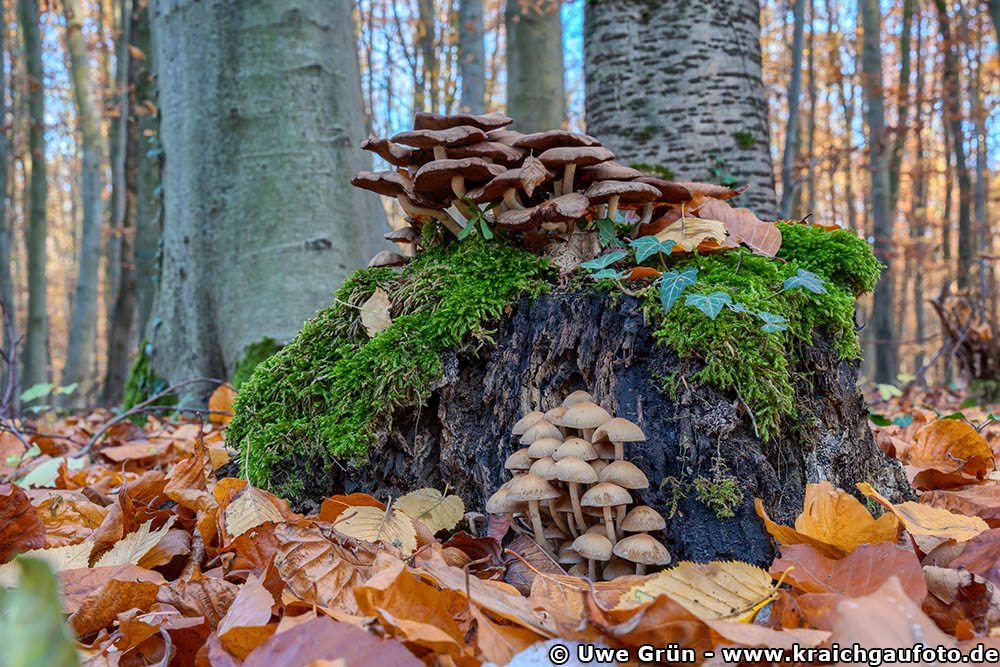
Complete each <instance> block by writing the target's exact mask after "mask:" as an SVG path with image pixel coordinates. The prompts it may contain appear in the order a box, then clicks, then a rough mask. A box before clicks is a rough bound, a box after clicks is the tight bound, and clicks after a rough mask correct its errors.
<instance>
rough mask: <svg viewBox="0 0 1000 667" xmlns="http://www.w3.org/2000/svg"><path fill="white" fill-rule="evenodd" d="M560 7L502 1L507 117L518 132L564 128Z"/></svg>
mask: <svg viewBox="0 0 1000 667" xmlns="http://www.w3.org/2000/svg"><path fill="white" fill-rule="evenodd" d="M560 7H561V2H560V0H530V1H529V0H507V8H506V10H505V13H504V26H505V29H506V31H507V115H508V116H510V117H511V118H513V119H514V124H513V125H511V127H512V128H514V129H517V130H518V131H520V132H542V131H545V130H554V129H558V128H561V127H563V125H564V124H565V123H566V95H565V88H564V82H563V76H564V69H563V41H562V15H561V14H560V11H559V10H560ZM588 7H589V3H588Z"/></svg>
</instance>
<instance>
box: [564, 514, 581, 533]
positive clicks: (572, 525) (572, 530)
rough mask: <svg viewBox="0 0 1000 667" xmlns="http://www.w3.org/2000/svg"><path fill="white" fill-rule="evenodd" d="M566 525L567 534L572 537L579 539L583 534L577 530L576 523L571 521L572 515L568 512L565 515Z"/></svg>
mask: <svg viewBox="0 0 1000 667" xmlns="http://www.w3.org/2000/svg"><path fill="white" fill-rule="evenodd" d="M566 525H567V526H568V527H569V532H570V534H571V535H572V536H573V537H580V535H582V534H583V533H582V532H580V531H579V530H577V527H576V521H574V520H573V513H572V512H570V513H568V514H567V515H566Z"/></svg>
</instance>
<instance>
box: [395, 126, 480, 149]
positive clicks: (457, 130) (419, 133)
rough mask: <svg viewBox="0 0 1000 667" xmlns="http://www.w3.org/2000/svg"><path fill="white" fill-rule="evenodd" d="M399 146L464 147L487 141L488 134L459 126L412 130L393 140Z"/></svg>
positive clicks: (400, 134)
mask: <svg viewBox="0 0 1000 667" xmlns="http://www.w3.org/2000/svg"><path fill="white" fill-rule="evenodd" d="M392 141H394V142H396V143H397V144H404V145H406V146H415V147H416V148H434V147H435V146H445V147H447V146H464V145H465V144H477V143H479V142H480V141H486V133H485V132H483V131H482V130H480V129H479V128H478V127H472V126H470V125H459V126H458V127H449V128H447V129H444V130H410V131H409V132H400V133H399V134H397V135H396V136H394V137H393V138H392Z"/></svg>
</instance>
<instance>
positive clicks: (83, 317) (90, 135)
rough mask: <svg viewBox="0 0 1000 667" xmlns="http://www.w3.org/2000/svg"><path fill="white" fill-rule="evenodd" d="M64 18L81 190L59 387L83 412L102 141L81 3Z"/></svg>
mask: <svg viewBox="0 0 1000 667" xmlns="http://www.w3.org/2000/svg"><path fill="white" fill-rule="evenodd" d="M62 4H63V12H64V14H65V17H66V31H67V36H66V41H67V43H68V44H69V54H70V60H71V62H72V66H73V69H72V76H73V93H74V98H75V100H76V113H77V122H78V123H79V126H80V134H81V136H82V148H83V151H82V152H83V156H82V164H81V181H82V185H81V188H80V197H81V209H82V213H83V215H82V224H81V227H82V229H81V231H80V253H79V259H78V262H77V268H78V273H77V277H76V290H75V293H74V297H73V316H72V319H71V322H70V329H69V341H68V344H67V346H66V365H65V366H64V367H63V372H62V377H61V378H60V382H61V384H62V385H63V386H69V385H72V384H76V385H78V387H77V390H76V391H74V392H72V393H70V394H64V395H63V401H62V403H63V406H64V407H67V408H82V407H83V406H84V405H85V404H86V401H87V399H88V397H89V396H90V390H91V388H92V387H93V384H94V374H93V372H92V368H91V366H92V364H93V361H94V352H95V345H94V344H95V342H96V338H97V269H98V265H99V264H100V261H101V222H102V213H103V208H104V205H103V201H102V199H101V194H102V189H103V180H104V178H103V175H104V174H103V171H104V140H103V138H102V136H101V120H102V114H101V107H100V105H98V103H97V94H96V92H95V90H94V84H93V82H92V81H91V78H90V55H89V53H88V52H87V41H86V39H85V38H84V36H83V33H82V32H81V27H82V24H81V21H82V20H83V12H82V9H81V7H80V0H63V3H62Z"/></svg>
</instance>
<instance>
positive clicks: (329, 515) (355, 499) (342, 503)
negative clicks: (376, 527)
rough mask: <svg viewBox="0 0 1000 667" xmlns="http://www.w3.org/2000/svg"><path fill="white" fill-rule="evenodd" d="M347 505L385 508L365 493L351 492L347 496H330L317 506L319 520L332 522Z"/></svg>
mask: <svg viewBox="0 0 1000 667" xmlns="http://www.w3.org/2000/svg"><path fill="white" fill-rule="evenodd" d="M348 507H377V508H379V509H380V510H384V509H385V504H384V503H381V502H379V501H377V500H375V499H374V498H372V497H371V496H369V495H368V494H367V493H352V494H350V495H348V496H330V497H329V498H327V499H326V500H324V501H323V504H322V505H320V507H319V520H320V521H326V522H327V523H333V522H334V521H336V520H337V517H339V516H340V515H341V514H342V513H343V512H344V510H346V509H347V508H348Z"/></svg>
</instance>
